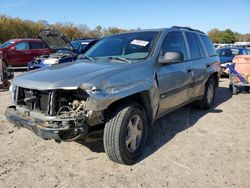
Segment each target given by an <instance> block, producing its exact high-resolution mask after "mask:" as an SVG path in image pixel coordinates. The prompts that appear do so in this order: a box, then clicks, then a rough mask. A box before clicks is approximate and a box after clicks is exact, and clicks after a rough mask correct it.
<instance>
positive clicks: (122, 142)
mask: <svg viewBox="0 0 250 188" xmlns="http://www.w3.org/2000/svg"><path fill="white" fill-rule="evenodd" d="M147 132H148V122H147V118H146V115H145V111H144V109H143V107H142V106H141V105H139V104H137V103H131V104H129V105H124V106H122V107H120V108H118V109H117V110H115V111H114V114H113V116H112V117H111V119H110V120H109V121H108V122H107V123H106V125H105V128H104V136H103V139H104V140H103V143H104V149H105V151H106V153H107V155H108V157H109V158H110V159H111V160H112V161H114V162H117V163H121V164H126V165H132V164H134V163H135V162H136V161H137V160H138V158H139V157H140V156H141V154H142V152H143V149H144V146H145V143H146V140H147Z"/></svg>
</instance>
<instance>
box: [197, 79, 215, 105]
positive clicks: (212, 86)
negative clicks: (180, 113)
mask: <svg viewBox="0 0 250 188" xmlns="http://www.w3.org/2000/svg"><path fill="white" fill-rule="evenodd" d="M209 89H212V97H211V98H209V97H208V91H209ZM214 97H215V81H214V79H213V78H210V79H209V80H208V81H207V83H206V85H205V92H204V95H203V98H202V99H201V100H199V101H198V104H199V107H200V108H201V109H202V110H208V109H210V108H211V106H212V104H213V101H214Z"/></svg>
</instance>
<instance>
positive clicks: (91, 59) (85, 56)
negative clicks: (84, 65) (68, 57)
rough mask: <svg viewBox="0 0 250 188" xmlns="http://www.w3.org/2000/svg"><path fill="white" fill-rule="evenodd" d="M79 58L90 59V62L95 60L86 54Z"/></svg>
mask: <svg viewBox="0 0 250 188" xmlns="http://www.w3.org/2000/svg"><path fill="white" fill-rule="evenodd" d="M79 59H88V60H90V61H92V62H95V59H93V58H92V57H89V56H87V55H84V56H82V57H80V58H79Z"/></svg>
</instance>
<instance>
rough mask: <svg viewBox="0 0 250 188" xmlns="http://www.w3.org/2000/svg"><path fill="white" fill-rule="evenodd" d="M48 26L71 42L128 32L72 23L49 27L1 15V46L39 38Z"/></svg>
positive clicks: (41, 21) (39, 22)
mask: <svg viewBox="0 0 250 188" xmlns="http://www.w3.org/2000/svg"><path fill="white" fill-rule="evenodd" d="M48 26H49V27H54V28H56V29H57V30H59V31H60V32H61V33H63V34H64V35H66V36H67V37H68V39H69V40H74V39H80V38H100V37H103V36H107V35H111V34H116V33H120V32H124V31H126V29H121V28H117V27H108V28H103V27H102V26H100V25H98V26H97V27H96V28H94V29H90V28H88V27H87V26H86V25H84V24H81V25H75V24H74V23H72V22H67V23H59V22H58V23H55V24H52V25H49V24H48V22H47V21H45V20H40V21H37V22H34V21H30V20H23V19H20V18H12V17H9V16H5V15H0V44H1V43H3V42H5V41H7V40H10V39H14V38H37V36H38V33H39V31H40V30H41V29H44V28H47V27H48Z"/></svg>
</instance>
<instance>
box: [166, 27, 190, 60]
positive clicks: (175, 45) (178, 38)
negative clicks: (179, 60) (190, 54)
mask: <svg viewBox="0 0 250 188" xmlns="http://www.w3.org/2000/svg"><path fill="white" fill-rule="evenodd" d="M166 52H181V53H182V54H183V57H184V60H186V59H187V49H186V45H185V41H184V38H183V35H182V33H181V32H171V33H168V34H167V35H166V37H165V39H164V41H163V43H162V47H161V56H164V54H165V53H166Z"/></svg>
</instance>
